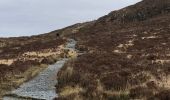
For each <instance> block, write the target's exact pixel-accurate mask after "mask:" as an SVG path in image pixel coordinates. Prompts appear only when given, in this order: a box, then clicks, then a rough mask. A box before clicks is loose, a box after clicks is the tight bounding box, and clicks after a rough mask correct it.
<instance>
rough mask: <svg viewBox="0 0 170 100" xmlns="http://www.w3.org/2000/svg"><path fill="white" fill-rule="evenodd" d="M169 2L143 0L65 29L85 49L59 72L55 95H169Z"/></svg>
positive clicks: (81, 99) (105, 99)
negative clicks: (75, 30)
mask: <svg viewBox="0 0 170 100" xmlns="http://www.w3.org/2000/svg"><path fill="white" fill-rule="evenodd" d="M169 7H170V0H143V1H142V2H140V3H137V4H136V5H133V6H130V7H127V8H124V9H121V10H118V11H114V12H111V13H110V14H109V15H107V16H104V17H102V18H99V19H98V20H96V21H94V22H91V23H90V22H89V23H86V24H82V27H81V28H80V29H79V30H78V31H77V32H72V33H68V34H66V35H65V36H66V37H72V38H73V37H75V38H76V40H77V41H78V45H77V48H78V49H79V50H82V51H84V52H86V53H85V54H83V55H80V56H78V57H77V58H76V59H74V60H72V61H70V62H68V63H67V64H65V66H64V67H63V68H62V69H61V71H60V72H59V73H58V76H57V77H58V84H57V85H56V92H57V93H59V98H58V99H59V100H129V99H151V100H153V99H158V100H168V99H170V97H169V94H170V92H169V89H170V88H169V86H170V70H169V68H170V67H169V66H170V52H169V50H170V38H169V37H170V34H169V33H170V23H169V22H170V13H169V12H170V8H169ZM80 26H81V25H80ZM76 29H77V28H76ZM72 30H74V28H73V29H72ZM58 99H57V100H58Z"/></svg>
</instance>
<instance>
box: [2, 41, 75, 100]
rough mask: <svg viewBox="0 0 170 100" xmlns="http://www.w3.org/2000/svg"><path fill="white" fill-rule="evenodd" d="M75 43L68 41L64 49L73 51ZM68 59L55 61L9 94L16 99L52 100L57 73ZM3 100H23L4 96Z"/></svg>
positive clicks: (54, 94) (54, 95)
mask: <svg viewBox="0 0 170 100" xmlns="http://www.w3.org/2000/svg"><path fill="white" fill-rule="evenodd" d="M75 45H76V41H74V40H73V39H70V40H69V41H68V43H67V45H66V47H65V48H66V49H74V50H75ZM68 59H69V58H63V59H61V60H59V61H57V62H56V63H55V64H54V65H50V66H49V67H48V68H47V69H46V70H44V71H43V72H41V73H40V74H39V75H38V76H37V77H35V78H34V79H32V80H31V81H29V82H27V83H24V84H23V85H21V86H20V87H19V88H18V89H16V90H14V91H12V92H11V94H14V95H17V96H18V97H29V98H36V99H40V100H52V99H54V98H55V97H56V96H57V94H56V91H55V85H56V84H57V78H56V76H57V73H58V71H59V69H60V68H61V67H62V66H63V65H64V64H65V62H66V61H67V60H68ZM3 100H24V99H21V98H16V97H12V96H6V97H4V98H3Z"/></svg>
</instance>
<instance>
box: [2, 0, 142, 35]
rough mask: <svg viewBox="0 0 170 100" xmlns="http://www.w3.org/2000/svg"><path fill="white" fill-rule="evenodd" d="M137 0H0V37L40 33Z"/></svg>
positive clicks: (88, 18) (137, 0) (94, 16)
mask: <svg viewBox="0 0 170 100" xmlns="http://www.w3.org/2000/svg"><path fill="white" fill-rule="evenodd" d="M139 1H140V0H0V37H13V36H25V35H33V34H41V33H46V32H50V31H53V30H56V29H60V28H63V27H66V26H68V25H72V24H75V23H79V22H85V21H91V20H94V19H97V18H99V17H101V16H103V15H106V14H108V13H109V12H110V11H113V10H117V9H120V8H123V7H125V6H128V5H132V4H134V3H136V2H139Z"/></svg>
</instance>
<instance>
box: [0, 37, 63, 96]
mask: <svg viewBox="0 0 170 100" xmlns="http://www.w3.org/2000/svg"><path fill="white" fill-rule="evenodd" d="M64 43H65V39H62V38H57V37H55V34H54V36H48V35H39V36H32V37H16V38H1V39H0V99H1V98H2V96H3V95H4V94H6V93H7V92H9V91H11V90H12V89H15V88H18V86H20V85H21V84H22V83H24V82H26V81H28V80H30V79H32V78H33V77H35V76H36V75H37V74H38V73H39V72H41V71H42V70H44V69H45V68H47V67H48V65H49V64H53V63H55V62H56V61H57V60H58V58H60V54H61V53H62V52H63V51H62V45H64Z"/></svg>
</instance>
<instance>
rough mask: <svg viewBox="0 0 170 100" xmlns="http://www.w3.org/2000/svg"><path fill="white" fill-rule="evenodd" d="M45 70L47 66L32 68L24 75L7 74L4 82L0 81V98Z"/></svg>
mask: <svg viewBox="0 0 170 100" xmlns="http://www.w3.org/2000/svg"><path fill="white" fill-rule="evenodd" d="M45 68H47V65H43V64H42V65H39V66H32V67H30V68H29V69H28V70H27V71H25V72H24V73H22V72H21V73H10V72H9V73H7V74H6V75H5V78H6V80H1V81H0V97H2V96H3V95H5V94H7V93H8V92H9V91H11V90H12V89H15V88H17V87H18V86H20V85H21V84H23V83H24V82H26V81H29V80H30V79H32V78H33V77H35V76H36V75H37V74H39V73H40V72H41V71H43V70H44V69H45Z"/></svg>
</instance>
